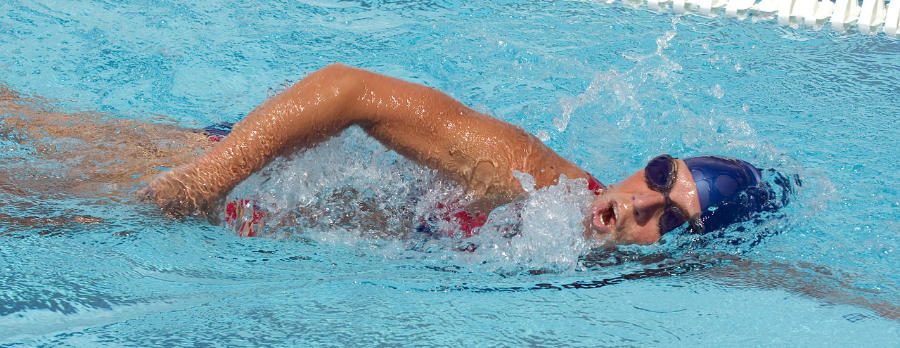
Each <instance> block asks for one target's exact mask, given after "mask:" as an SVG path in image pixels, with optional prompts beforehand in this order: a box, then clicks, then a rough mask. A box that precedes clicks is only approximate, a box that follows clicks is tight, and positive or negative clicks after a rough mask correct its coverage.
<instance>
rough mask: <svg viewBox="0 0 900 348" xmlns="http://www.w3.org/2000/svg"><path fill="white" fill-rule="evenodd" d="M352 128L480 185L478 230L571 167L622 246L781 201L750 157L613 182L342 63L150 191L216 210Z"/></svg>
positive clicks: (657, 167) (424, 93)
mask: <svg viewBox="0 0 900 348" xmlns="http://www.w3.org/2000/svg"><path fill="white" fill-rule="evenodd" d="M351 126H359V127H360V128H362V129H363V130H364V131H365V132H366V133H367V134H368V135H369V136H371V137H373V138H375V139H377V140H378V141H379V142H381V143H382V144H383V145H384V146H386V147H387V148H389V149H391V150H394V151H396V152H397V153H399V154H401V155H403V156H405V157H407V158H409V159H411V160H412V161H415V162H417V163H419V164H422V165H425V166H428V167H430V168H433V169H435V170H437V172H438V173H440V174H441V175H443V176H445V177H447V178H450V179H452V180H454V181H456V182H458V183H459V184H461V185H462V186H463V187H464V188H465V189H466V190H467V191H468V192H469V193H471V194H473V195H474V197H476V200H475V202H473V203H472V204H470V205H469V206H468V207H467V208H466V212H465V213H464V214H463V217H464V218H463V219H462V220H463V221H460V223H461V224H463V225H465V226H470V228H477V227H478V226H480V224H483V223H484V220H485V218H484V217H485V216H486V215H487V214H489V213H490V211H491V210H492V209H493V208H496V207H498V206H501V205H503V204H507V203H510V202H512V201H514V200H516V199H518V198H519V197H520V196H521V195H522V194H524V191H523V189H522V186H521V184H520V183H519V181H518V179H517V178H516V177H515V176H514V173H515V172H522V173H527V174H529V175H531V176H532V177H533V178H534V180H535V183H536V186H537V187H538V188H540V187H546V186H550V185H554V184H556V183H557V182H558V180H559V178H560V176H561V175H565V176H566V177H567V178H570V179H575V178H581V179H584V180H586V181H587V183H588V187H589V188H590V189H591V190H593V191H594V192H595V193H596V197H595V198H594V200H593V203H592V204H591V206H590V209H589V211H590V214H589V216H588V217H587V218H586V220H585V229H584V237H585V238H587V239H599V240H603V241H606V242H609V243H612V244H652V243H655V242H657V241H658V240H659V239H660V238H661V236H662V235H664V234H665V233H667V232H670V231H672V230H674V229H676V228H678V227H680V226H682V225H686V226H687V228H688V230H690V231H691V232H692V233H708V232H711V231H714V230H718V229H721V228H723V227H725V226H727V225H729V224H731V223H734V222H739V221H745V220H748V219H749V218H751V216H752V215H753V214H755V213H757V212H760V211H764V210H774V209H777V208H778V204H777V203H776V202H773V199H772V195H771V194H770V193H771V191H770V189H769V188H768V186H767V184H766V183H765V182H763V181H762V180H761V178H760V170H759V169H757V168H756V167H754V166H753V165H751V164H749V163H747V162H744V161H741V160H737V159H729V158H722V157H714V156H701V157H692V158H685V159H679V158H675V157H672V156H669V155H661V156H658V157H655V158H653V159H652V160H650V161H649V162H648V163H647V165H646V166H645V167H644V168H641V169H640V170H638V171H636V172H635V173H634V174H632V175H631V176H629V177H628V178H626V179H625V180H623V181H622V182H620V183H618V184H614V185H609V186H604V185H602V184H601V183H600V182H599V181H597V180H596V179H595V178H594V177H593V176H592V175H591V174H589V173H588V172H587V171H585V170H584V169H581V168H579V167H578V166H576V165H575V164H573V163H572V162H570V161H568V160H566V159H565V158H562V157H561V156H560V155H558V154H557V153H556V152H554V151H553V150H552V149H550V148H549V147H547V146H546V145H544V144H543V143H542V142H541V141H540V140H538V139H537V138H536V137H535V136H534V135H531V134H529V133H527V132H525V131H524V130H522V129H521V128H518V127H516V126H514V125H511V124H509V123H506V122H504V121H501V120H499V119H496V118H493V117H491V116H488V115H485V114H482V113H479V112H476V111H474V110H472V109H470V108H468V107H466V106H465V105H463V104H462V103H460V102H458V101H456V100H454V99H453V98H451V97H449V96H447V95H446V94H444V93H441V92H440V91H437V90H435V89H432V88H429V87H426V86H422V85H419V84H415V83H410V82H406V81H402V80H399V79H395V78H391V77H388V76H384V75H380V74H377V73H373V72H369V71H365V70H361V69H356V68H353V67H348V66H345V65H340V64H333V65H330V66H328V67H325V68H323V69H321V70H319V71H316V72H314V73H312V74H310V75H309V76H307V77H306V78H304V79H302V80H301V81H299V82H297V83H296V84H294V85H293V86H291V87H290V88H288V89H287V90H285V91H284V92H282V93H281V94H279V95H277V96H274V97H272V98H270V99H269V100H267V101H265V102H264V103H263V104H262V105H260V106H259V107H257V108H256V109H254V110H253V111H251V112H250V113H249V114H248V115H247V116H246V117H245V118H244V119H243V120H241V121H240V122H238V123H237V124H235V125H234V127H233V129H231V130H230V132H229V131H227V129H226V130H225V131H223V132H221V133H216V134H210V137H216V139H215V140H217V142H215V144H214V145H213V146H212V147H210V148H209V149H208V150H206V151H205V152H204V153H203V154H202V155H200V156H199V157H196V158H194V159H192V160H190V161H188V162H187V163H186V164H183V165H181V166H178V167H177V168H175V169H172V170H170V171H168V172H165V173H163V174H162V175H160V176H159V177H157V178H156V179H155V180H153V181H152V182H150V184H149V185H148V186H147V187H145V188H144V189H142V190H141V191H140V192H139V195H140V196H141V197H143V198H145V199H147V200H149V201H152V202H154V203H156V204H157V205H158V206H160V207H161V208H162V209H163V210H164V211H165V212H166V213H167V214H169V215H171V216H175V217H180V216H186V215H192V214H200V215H205V216H207V217H211V216H214V215H215V213H214V212H215V211H217V210H220V207H221V206H222V199H223V197H225V195H226V194H227V193H228V192H229V191H230V190H231V189H233V188H234V187H235V186H236V185H237V184H238V183H240V182H241V181H243V180H244V179H246V178H248V177H249V176H250V175H251V174H253V173H254V172H256V171H258V170H260V169H261V168H262V167H264V166H265V165H266V164H267V163H269V162H271V161H272V160H273V159H275V158H276V157H278V156H281V155H285V154H288V153H291V152H293V151H296V150H298V149H304V148H310V147H314V146H316V145H317V144H319V143H320V142H322V141H324V140H326V139H328V138H330V137H332V136H335V135H338V134H340V133H341V132H342V131H343V130H345V129H347V128H348V127H351ZM226 134H227V135H226ZM219 138H221V139H219ZM229 209H231V207H230V208H229ZM253 216H254V222H253V223H256V220H257V217H256V214H255V213H254V214H253ZM242 230H243V229H242ZM252 234H253V233H245V232H244V231H242V235H252Z"/></svg>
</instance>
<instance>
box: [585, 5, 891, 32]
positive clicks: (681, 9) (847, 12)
mask: <svg viewBox="0 0 900 348" xmlns="http://www.w3.org/2000/svg"><path fill="white" fill-rule="evenodd" d="M600 1H603V2H606V3H613V2H615V0H600ZM861 1H862V3H860V0H835V1H829V0H622V2H624V3H626V4H628V5H632V6H640V5H641V4H644V3H646V5H647V7H649V8H651V9H653V10H657V11H666V10H668V9H671V10H672V11H673V12H676V13H696V14H700V15H705V16H710V17H715V16H717V15H719V14H720V13H724V14H725V15H726V16H729V17H735V18H738V19H742V20H743V19H745V18H747V17H748V15H750V14H752V15H753V17H754V20H767V19H773V18H775V19H776V20H777V21H778V24H780V25H796V26H799V25H804V26H807V27H810V28H813V29H815V30H818V29H821V28H822V27H823V26H824V25H825V22H827V21H829V20H830V23H831V25H830V27H831V29H832V30H835V31H838V32H846V31H847V30H848V29H849V28H851V27H852V26H853V24H856V28H857V30H858V31H859V32H860V33H865V34H872V35H874V34H877V33H878V32H884V33H885V34H886V35H887V36H890V37H893V38H897V37H900V0H890V1H889V2H887V4H886V5H885V0H861Z"/></svg>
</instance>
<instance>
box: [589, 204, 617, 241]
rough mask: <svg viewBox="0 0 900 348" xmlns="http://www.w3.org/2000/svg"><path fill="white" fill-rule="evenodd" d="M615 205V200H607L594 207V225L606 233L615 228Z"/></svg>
mask: <svg viewBox="0 0 900 348" xmlns="http://www.w3.org/2000/svg"><path fill="white" fill-rule="evenodd" d="M617 206H618V205H617V204H616V201H609V202H606V203H603V204H600V205H598V206H597V207H595V208H594V221H593V224H594V227H595V228H597V229H598V230H600V231H603V232H606V233H609V232H612V231H613V230H614V229H615V228H616V221H618V216H619V214H618V212H617V210H618V209H617Z"/></svg>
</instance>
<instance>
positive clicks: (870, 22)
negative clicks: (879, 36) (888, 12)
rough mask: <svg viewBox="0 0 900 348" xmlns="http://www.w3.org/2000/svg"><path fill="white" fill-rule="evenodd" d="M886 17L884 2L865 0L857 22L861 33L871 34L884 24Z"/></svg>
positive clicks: (882, 0)
mask: <svg viewBox="0 0 900 348" xmlns="http://www.w3.org/2000/svg"><path fill="white" fill-rule="evenodd" d="M884 15H885V11H884V0H863V4H862V7H861V8H860V9H859V20H858V21H857V27H859V31H860V32H862V33H869V32H871V31H872V30H871V29H872V28H875V27H877V26H879V25H881V24H882V23H884ZM876 30H877V29H876Z"/></svg>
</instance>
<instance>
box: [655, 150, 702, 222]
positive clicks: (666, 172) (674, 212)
mask: <svg viewBox="0 0 900 348" xmlns="http://www.w3.org/2000/svg"><path fill="white" fill-rule="evenodd" d="M677 176H678V164H677V163H676V162H675V158H673V157H672V156H669V155H659V156H656V158H654V159H652V160H650V162H647V167H645V168H644V180H646V181H647V186H649V187H650V189H651V190H653V191H656V192H659V193H662V195H663V197H665V198H666V207H665V210H663V213H662V215H660V216H659V234H660V235H663V234H665V233H666V232H669V231H671V230H674V229H675V228H677V227H678V226H681V225H682V224H684V222H685V221H687V222H689V223H690V226H689V227H688V230H689V231H691V232H692V233H702V232H703V222H702V221H700V217H699V214H698V215H695V216H692V217H691V216H688V215H687V214H686V213H685V212H684V211H683V210H681V208H679V207H678V206H677V205H675V203H674V202H672V200H671V199H670V198H669V192H670V191H672V186H673V185H674V184H675V178H676V177H677Z"/></svg>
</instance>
